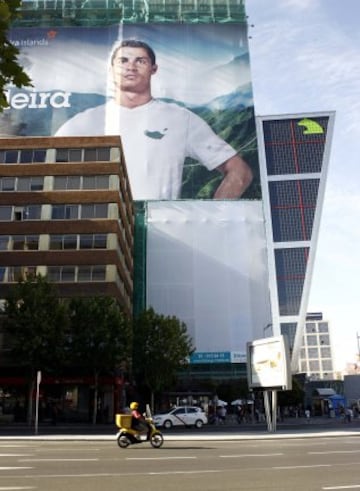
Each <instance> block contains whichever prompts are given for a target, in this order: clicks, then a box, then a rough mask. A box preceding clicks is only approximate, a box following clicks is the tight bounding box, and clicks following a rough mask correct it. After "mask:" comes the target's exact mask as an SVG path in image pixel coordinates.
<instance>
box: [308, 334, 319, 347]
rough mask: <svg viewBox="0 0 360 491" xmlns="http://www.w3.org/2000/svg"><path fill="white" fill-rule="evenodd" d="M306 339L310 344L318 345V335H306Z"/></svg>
mask: <svg viewBox="0 0 360 491" xmlns="http://www.w3.org/2000/svg"><path fill="white" fill-rule="evenodd" d="M306 341H307V345H308V346H317V344H318V340H317V336H316V335H315V336H306Z"/></svg>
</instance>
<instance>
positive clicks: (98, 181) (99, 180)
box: [83, 176, 109, 189]
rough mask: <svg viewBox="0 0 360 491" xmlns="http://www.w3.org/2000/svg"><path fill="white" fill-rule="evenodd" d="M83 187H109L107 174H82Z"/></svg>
mask: <svg viewBox="0 0 360 491" xmlns="http://www.w3.org/2000/svg"><path fill="white" fill-rule="evenodd" d="M83 189H109V176H84V177H83Z"/></svg>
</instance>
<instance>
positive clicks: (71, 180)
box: [54, 176, 80, 189]
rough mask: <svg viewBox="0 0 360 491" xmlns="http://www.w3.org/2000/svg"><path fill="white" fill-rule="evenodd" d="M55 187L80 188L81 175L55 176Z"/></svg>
mask: <svg viewBox="0 0 360 491" xmlns="http://www.w3.org/2000/svg"><path fill="white" fill-rule="evenodd" d="M54 189H80V176H55V178H54Z"/></svg>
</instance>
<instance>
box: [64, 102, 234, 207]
mask: <svg viewBox="0 0 360 491" xmlns="http://www.w3.org/2000/svg"><path fill="white" fill-rule="evenodd" d="M99 135H120V136H121V141H122V145H123V149H124V154H125V162H126V168H127V172H128V176H129V180H130V186H131V191H132V195H133V198H134V199H135V200H151V199H177V198H179V196H180V190H181V182H182V173H183V166H184V160H185V158H186V157H192V158H193V159H195V160H197V161H199V162H200V163H201V164H202V165H204V166H205V167H206V168H207V169H208V170H213V169H215V168H216V167H218V166H219V165H221V164H222V163H224V162H225V161H226V160H228V159H229V158H230V157H233V156H234V155H235V154H236V151H235V150H234V149H233V148H232V147H231V146H230V145H229V144H227V143H226V142H225V141H224V140H222V139H221V138H220V137H218V136H217V135H216V134H215V133H214V132H213V130H212V129H211V128H210V127H209V125H208V124H207V123H206V122H205V121H203V120H202V119H201V118H200V117H199V116H197V115H196V114H194V113H193V112H191V111H189V110H188V109H186V108H183V107H181V106H178V105H177V104H174V103H167V102H163V101H160V100H157V99H152V100H151V101H150V102H148V103H147V104H144V105H142V106H138V107H135V108H131V109H129V108H126V107H123V106H119V105H117V104H115V102H114V101H109V102H108V103H106V104H104V105H101V106H98V107H95V108H91V109H88V110H86V111H84V112H82V113H79V114H77V115H76V116H74V117H73V118H72V119H70V120H69V121H68V122H66V123H65V124H64V125H63V126H62V127H61V128H60V129H59V130H58V131H57V133H56V136H99Z"/></svg>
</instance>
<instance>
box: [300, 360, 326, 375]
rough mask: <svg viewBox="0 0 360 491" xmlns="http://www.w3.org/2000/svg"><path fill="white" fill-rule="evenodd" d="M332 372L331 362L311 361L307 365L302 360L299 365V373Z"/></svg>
mask: <svg viewBox="0 0 360 491" xmlns="http://www.w3.org/2000/svg"><path fill="white" fill-rule="evenodd" d="M332 370H333V364H332V361H331V360H321V361H320V360H311V361H309V363H307V362H306V361H305V360H302V361H301V363H300V371H301V372H305V373H306V372H308V371H309V372H319V371H323V372H331V371H332Z"/></svg>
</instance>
